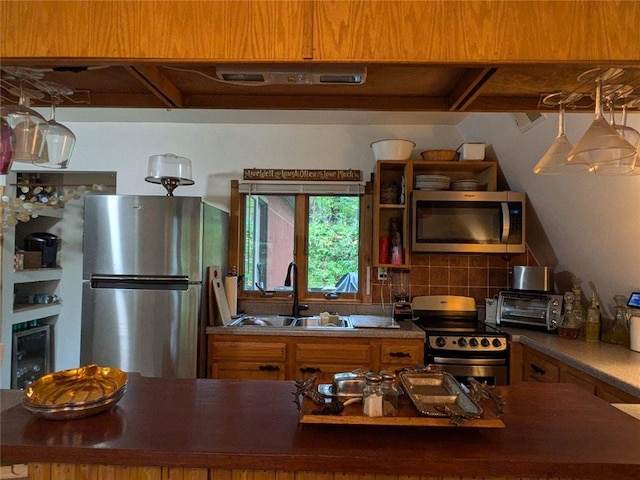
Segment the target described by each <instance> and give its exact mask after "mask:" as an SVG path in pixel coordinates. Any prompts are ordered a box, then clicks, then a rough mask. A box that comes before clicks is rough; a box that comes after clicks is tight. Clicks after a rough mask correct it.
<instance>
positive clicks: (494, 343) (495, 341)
mask: <svg viewBox="0 0 640 480" xmlns="http://www.w3.org/2000/svg"><path fill="white" fill-rule="evenodd" d="M491 344H492V345H493V346H494V347H496V348H500V347H501V346H502V342H501V341H500V339H499V338H494V339H493V342H491Z"/></svg>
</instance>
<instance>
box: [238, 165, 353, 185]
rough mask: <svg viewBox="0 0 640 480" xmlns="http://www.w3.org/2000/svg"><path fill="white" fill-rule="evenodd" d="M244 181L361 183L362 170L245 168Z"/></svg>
mask: <svg viewBox="0 0 640 480" xmlns="http://www.w3.org/2000/svg"><path fill="white" fill-rule="evenodd" d="M243 179H244V180H279V181H282V180H291V181H295V182H305V181H313V182H318V181H330V182H360V181H361V180H362V171H361V170H309V169H303V168H301V169H290V170H288V169H283V168H245V169H244V177H243Z"/></svg>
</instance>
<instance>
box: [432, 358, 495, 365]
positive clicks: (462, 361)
mask: <svg viewBox="0 0 640 480" xmlns="http://www.w3.org/2000/svg"><path fill="white" fill-rule="evenodd" d="M431 363H433V364H436V365H438V364H449V365H506V364H507V361H506V359H504V358H446V357H433V362H431Z"/></svg>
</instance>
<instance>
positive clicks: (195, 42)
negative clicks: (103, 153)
mask: <svg viewBox="0 0 640 480" xmlns="http://www.w3.org/2000/svg"><path fill="white" fill-rule="evenodd" d="M308 7H309V3H308V2H306V1H287V2H273V1H251V2H237V1H235V0H226V1H200V2H113V1H105V2H55V3H54V2H3V3H2V9H3V15H2V16H0V45H1V46H2V51H1V54H0V56H2V57H14V58H21V57H22V58H45V57H47V58H56V57H57V58H76V59H77V58H91V59H93V60H98V59H105V60H106V59H123V58H126V59H165V60H170V59H177V60H178V61H184V59H187V58H188V59H190V60H192V61H195V60H198V59H199V60H202V61H206V62H211V61H214V60H218V61H220V60H268V61H278V60H280V61H282V60H302V57H303V51H304V50H305V48H304V47H305V45H306V44H310V39H309V40H305V36H309V35H310V28H307V25H310V22H311V19H310V18H309V16H308V14H307V13H306V12H307V11H308ZM20 18H22V19H28V21H24V22H21V23H22V27H21V33H22V34H23V35H24V37H22V38H23V39H24V38H28V39H29V41H28V42H25V41H23V40H21V39H20V37H21V35H15V34H12V33H11V32H13V31H14V30H15V29H14V28H13V27H14V25H12V22H15V21H16V19H20ZM51 25H73V28H60V29H59V30H58V32H57V34H56V38H55V42H52V41H51V36H50V35H48V33H47V32H48V30H49V29H50V26H51ZM141 25H153V28H147V29H144V31H141V29H140V26H141ZM116 30H117V36H116V35H114V33H113V32H114V31H116ZM116 37H117V38H116ZM167 39H171V41H167ZM309 49H310V48H309Z"/></svg>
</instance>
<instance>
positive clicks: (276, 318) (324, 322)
mask: <svg viewBox="0 0 640 480" xmlns="http://www.w3.org/2000/svg"><path fill="white" fill-rule="evenodd" d="M226 326H227V327H261V328H308V329H314V330H315V329H323V330H324V329H352V328H353V323H352V322H351V319H350V318H349V317H348V316H339V317H338V318H335V316H331V317H328V318H327V317H320V316H319V315H318V316H313V317H298V318H296V317H292V316H286V315H246V316H243V317H240V318H237V319H235V320H233V321H232V322H231V323H228V324H227V325H226Z"/></svg>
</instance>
